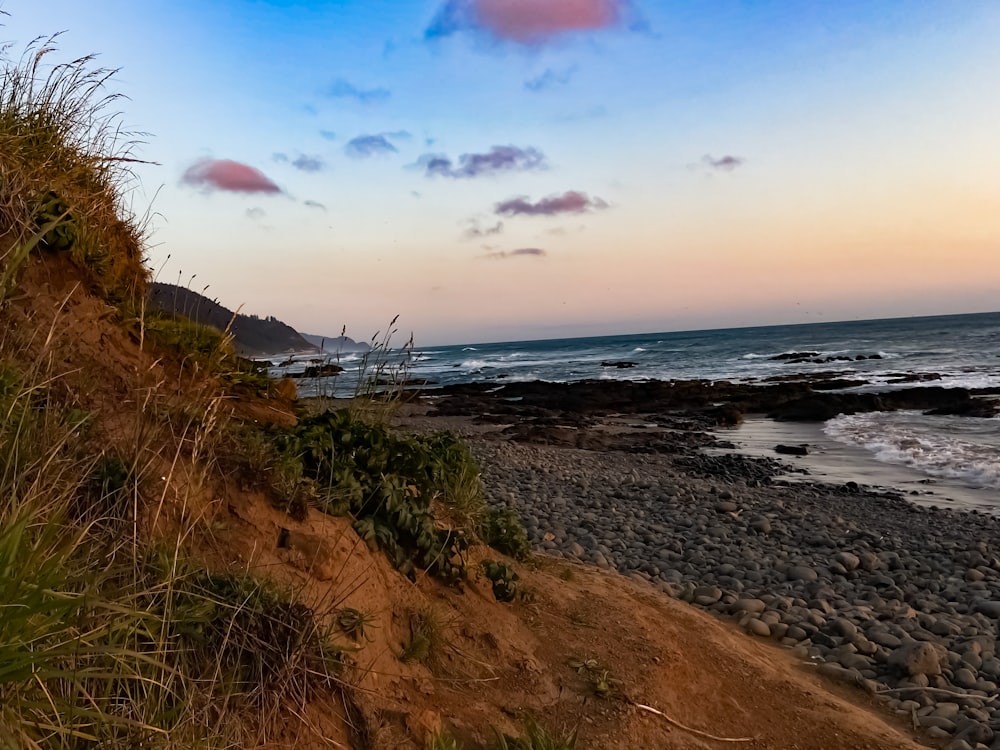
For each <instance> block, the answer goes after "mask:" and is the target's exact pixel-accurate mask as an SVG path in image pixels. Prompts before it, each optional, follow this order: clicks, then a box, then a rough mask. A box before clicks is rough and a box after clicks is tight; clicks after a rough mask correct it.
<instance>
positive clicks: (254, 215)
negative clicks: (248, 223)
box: [246, 206, 265, 219]
mask: <svg viewBox="0 0 1000 750" xmlns="http://www.w3.org/2000/svg"><path fill="white" fill-rule="evenodd" d="M246 215H247V218H248V219H262V218H264V216H265V212H264V209H263V208H258V207H257V206H254V207H253V208H248V209H247V210H246Z"/></svg>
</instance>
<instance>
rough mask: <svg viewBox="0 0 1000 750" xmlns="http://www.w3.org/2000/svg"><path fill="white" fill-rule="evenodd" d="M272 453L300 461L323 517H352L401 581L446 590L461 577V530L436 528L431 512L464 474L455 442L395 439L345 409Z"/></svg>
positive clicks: (304, 426) (291, 435)
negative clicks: (423, 577) (435, 581)
mask: <svg viewBox="0 0 1000 750" xmlns="http://www.w3.org/2000/svg"><path fill="white" fill-rule="evenodd" d="M275 445H276V446H277V447H278V449H279V451H280V452H281V453H282V454H284V455H288V456H293V457H295V458H297V459H298V460H301V462H302V466H303V474H304V475H305V476H306V477H307V478H310V479H313V480H315V482H316V487H317V491H318V493H319V505H320V508H321V510H323V511H325V512H327V513H331V514H335V515H337V514H343V513H350V514H351V515H352V516H353V518H354V527H355V529H356V530H357V532H358V534H359V535H360V536H361V537H362V538H363V539H364V540H365V541H366V542H367V543H368V544H369V545H370V546H371V547H373V548H377V549H381V550H383V551H384V552H385V553H386V555H387V556H388V557H389V559H390V560H391V561H392V562H393V564H394V565H395V566H396V568H397V569H399V570H400V572H402V573H403V574H404V575H407V576H409V577H411V578H412V577H414V575H415V574H416V571H417V570H418V569H423V570H427V571H428V572H430V573H432V574H433V575H436V576H438V577H439V578H442V579H443V580H446V581H450V582H456V581H458V580H460V579H461V578H462V577H464V575H465V559H464V553H465V551H466V550H467V549H468V545H469V541H468V536H467V533H466V530H465V529H461V528H454V529H453V528H439V527H438V525H437V524H436V523H435V518H434V513H433V510H432V502H433V501H434V500H439V501H441V502H443V503H444V504H445V505H447V504H448V503H449V498H450V497H451V496H452V494H451V493H453V492H454V487H455V484H456V482H455V474H456V473H461V472H468V471H469V468H468V467H469V462H471V460H472V459H471V457H469V455H468V452H467V451H466V450H465V449H464V446H462V445H461V443H460V442H459V441H458V439H457V438H455V437H454V436H452V435H448V434H443V435H435V436H431V437H410V436H403V435H398V434H396V433H394V432H392V431H391V430H390V429H389V428H388V427H386V426H385V425H383V424H370V423H367V422H365V421H362V420H360V419H358V418H357V416H356V415H354V414H353V413H352V412H350V411H349V410H346V409H344V410H339V411H328V412H324V413H323V414H318V415H314V416H310V417H306V418H304V419H302V420H301V421H300V422H299V423H298V425H296V426H295V427H293V428H291V429H289V430H286V431H284V432H281V433H279V434H278V435H277V436H276V437H275ZM476 474H477V476H478V472H476Z"/></svg>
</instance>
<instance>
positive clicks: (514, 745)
mask: <svg viewBox="0 0 1000 750" xmlns="http://www.w3.org/2000/svg"><path fill="white" fill-rule="evenodd" d="M496 735H497V750H573V748H575V747H576V738H577V731H576V730H575V729H574V730H573V731H571V732H568V733H567V734H564V735H562V736H557V735H554V734H552V733H551V732H549V731H548V730H547V729H545V728H544V727H542V726H541V725H540V724H539V723H538V722H537V721H535V720H534V719H532V718H530V717H529V718H527V719H525V722H524V734H523V735H522V736H521V737H511V736H509V735H506V734H501V733H500V732H497V733H496Z"/></svg>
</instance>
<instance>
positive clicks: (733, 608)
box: [729, 599, 767, 615]
mask: <svg viewBox="0 0 1000 750" xmlns="http://www.w3.org/2000/svg"><path fill="white" fill-rule="evenodd" d="M765 609H767V605H766V604H764V602H762V601H761V600H760V599H737V600H736V601H735V602H733V603H732V604H730V605H729V611H730V612H731V613H732V614H739V613H740V612H749V613H750V614H754V615H758V614H760V613H761V612H763V611H764V610H765Z"/></svg>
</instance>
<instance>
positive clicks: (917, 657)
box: [889, 641, 948, 676]
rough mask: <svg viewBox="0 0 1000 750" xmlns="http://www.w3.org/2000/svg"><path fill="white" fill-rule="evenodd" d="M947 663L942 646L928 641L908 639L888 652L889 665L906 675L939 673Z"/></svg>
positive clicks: (946, 653)
mask: <svg viewBox="0 0 1000 750" xmlns="http://www.w3.org/2000/svg"><path fill="white" fill-rule="evenodd" d="M947 663H948V652H947V650H945V648H944V646H942V645H940V644H938V643H931V642H929V641H910V642H908V643H904V644H903V645H902V646H900V647H899V648H897V649H895V650H894V651H893V652H892V653H891V654H889V666H890V667H895V668H896V669H898V670H899V671H900V672H902V673H903V674H906V675H910V676H914V675H939V674H941V670H942V668H943V667H944V665H945V664H947Z"/></svg>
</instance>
